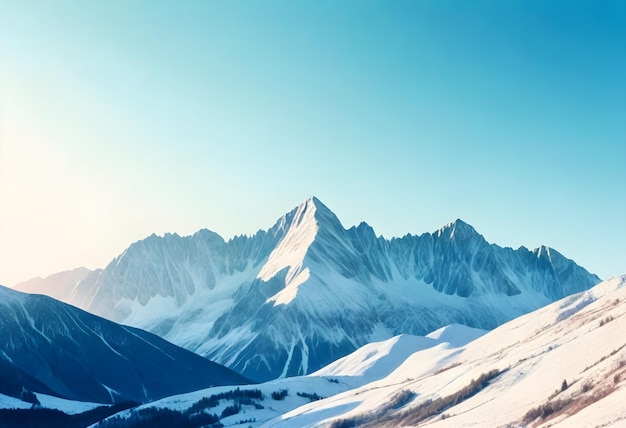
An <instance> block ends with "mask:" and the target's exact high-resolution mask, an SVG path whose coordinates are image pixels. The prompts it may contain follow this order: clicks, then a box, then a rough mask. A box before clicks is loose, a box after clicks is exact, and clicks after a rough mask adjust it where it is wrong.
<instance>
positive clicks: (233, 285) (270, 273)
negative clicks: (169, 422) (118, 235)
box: [68, 197, 599, 380]
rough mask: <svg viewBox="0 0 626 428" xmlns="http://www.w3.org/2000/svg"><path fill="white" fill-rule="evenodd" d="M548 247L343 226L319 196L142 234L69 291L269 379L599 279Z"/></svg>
mask: <svg viewBox="0 0 626 428" xmlns="http://www.w3.org/2000/svg"><path fill="white" fill-rule="evenodd" d="M545 248H547V247H539V248H538V249H537V250H536V251H531V250H528V249H526V248H524V247H520V248H518V249H517V250H514V249H512V248H509V247H500V246H498V245H496V244H490V243H489V242H487V241H486V240H485V238H484V237H483V236H482V235H481V234H479V233H478V232H477V231H476V230H475V229H474V228H473V227H472V226H471V225H469V224H467V223H465V222H464V221H462V220H460V219H457V220H455V221H453V222H451V223H449V224H447V225H445V226H443V227H442V228H440V229H439V230H437V231H435V232H432V233H423V234H421V235H411V234H407V235H405V236H403V237H401V238H392V239H386V238H384V237H382V236H376V234H375V232H374V230H373V229H372V228H371V227H370V226H369V225H368V224H367V223H365V222H361V223H360V224H359V225H358V226H353V227H351V228H349V229H346V228H344V226H343V225H342V224H341V222H340V220H339V219H338V218H337V216H336V215H335V214H334V213H333V212H332V211H331V210H330V209H329V208H328V207H326V205H324V204H323V203H322V202H321V201H319V199H317V198H316V197H311V198H309V199H307V200H306V201H305V202H303V203H302V204H300V205H298V206H297V207H295V208H294V209H292V210H291V211H289V212H288V213H286V214H285V215H283V216H281V217H280V218H279V219H278V220H277V221H276V222H275V223H274V225H273V226H272V227H270V228H269V229H267V230H260V231H258V232H257V233H255V234H254V235H252V236H243V235H241V236H235V237H233V238H231V239H230V240H228V241H225V240H224V239H223V238H221V237H220V236H219V235H218V234H216V233H214V232H211V231H208V230H206V229H203V230H200V231H198V232H196V233H195V234H193V235H190V236H187V237H180V236H178V235H174V234H168V235H165V236H163V237H158V236H156V235H152V236H150V237H148V238H146V239H144V240H141V241H138V242H136V243H134V244H132V245H130V246H129V248H127V249H126V250H125V251H124V252H123V253H122V254H121V255H120V256H118V257H116V258H115V259H114V260H113V261H112V262H111V263H110V264H109V265H108V266H107V267H106V268H105V269H103V270H102V271H99V272H95V273H91V274H89V275H88V276H86V277H85V278H84V279H82V280H81V281H80V282H79V283H78V284H76V286H75V287H74V291H73V294H72V298H71V299H69V300H68V303H71V304H74V305H76V306H79V307H82V308H83V309H86V310H88V311H90V312H93V313H96V314H98V315H101V316H104V317H105V318H109V319H112V320H114V321H117V322H123V323H126V324H129V325H133V326H136V327H140V328H144V329H146V330H148V331H151V332H153V333H156V334H158V335H160V336H162V337H164V338H166V339H168V340H170V341H172V342H174V343H176V344H178V345H180V346H183V347H185V348H187V349H190V350H193V351H194V352H198V353H200V354H201V355H204V356H207V357H209V358H210V359H213V360H215V361H217V362H219V363H221V364H224V365H227V366H228V367H231V368H234V369H235V370H237V371H240V372H242V373H244V374H245V375H247V376H248V377H251V378H253V379H255V380H268V379H271V378H275V377H280V376H292V375H296V374H306V373H309V372H311V371H314V370H316V369H318V368H320V367H322V366H323V365H325V364H327V363H329V362H330V361H332V360H335V359H337V358H339V357H342V356H344V355H347V354H348V353H350V352H352V351H354V350H355V349H357V348H358V347H360V346H362V345H364V344H365V343H368V342H371V341H373V340H384V339H388V338H390V337H393V336H395V335H397V334H402V333H406V334H414V335H422V334H424V333H427V332H429V331H433V330H435V329H437V328H439V327H442V326H444V325H447V324H453V323H462V324H467V325H469V326H471V327H476V328H482V329H491V328H494V327H495V326H497V325H499V324H501V323H503V322H505V321H508V320H510V319H512V318H513V317H515V316H518V315H521V314H522V313H526V312H529V311H531V310H534V309H537V308H538V307H540V306H543V305H545V304H547V303H550V302H551V301H554V300H556V299H558V298H561V297H563V296H565V295H568V294H572V293H574V292H577V291H581V290H583V289H586V288H589V287H591V286H592V285H594V284H595V283H597V282H599V278H598V277H597V276H595V275H593V274H590V273H589V272H587V271H586V270H585V269H584V268H582V267H580V266H578V265H576V264H575V263H574V262H573V261H572V260H570V259H567V258H566V257H564V256H561V255H560V253H558V252H557V251H555V250H550V251H548V250H545ZM547 254H550V257H546V255H547Z"/></svg>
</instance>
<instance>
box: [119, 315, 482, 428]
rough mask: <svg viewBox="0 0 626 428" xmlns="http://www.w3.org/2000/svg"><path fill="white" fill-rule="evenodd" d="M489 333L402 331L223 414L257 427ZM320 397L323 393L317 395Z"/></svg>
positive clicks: (199, 395)
mask: <svg viewBox="0 0 626 428" xmlns="http://www.w3.org/2000/svg"><path fill="white" fill-rule="evenodd" d="M484 333H485V331H483V330H478V329H473V328H470V327H465V326H462V325H451V326H447V327H444V328H442V329H440V330H438V331H436V332H433V333H432V334H430V335H429V336H430V337H420V336H410V335H401V336H397V337H393V338H391V339H389V340H386V341H383V342H376V343H371V344H368V345H365V346H363V347H362V348H359V349H357V350H356V351H355V352H353V353H352V354H350V355H348V356H346V357H344V358H342V359H340V360H338V361H336V362H334V363H332V364H330V365H329V366H327V367H324V368H323V369H321V370H319V371H318V372H316V373H313V374H310V375H307V376H298V377H290V378H285V379H278V380H274V381H269V382H266V383H263V384H258V385H247V386H241V387H238V388H237V389H238V390H240V391H253V390H258V391H260V393H261V394H262V397H257V398H254V403H248V404H245V405H242V408H241V410H240V411H239V412H238V413H237V414H236V415H233V416H228V417H226V418H221V420H220V422H221V423H223V424H224V425H225V426H236V425H239V424H238V422H239V421H242V420H245V421H246V422H245V423H243V424H241V425H243V426H246V427H249V426H252V427H256V426H259V425H262V424H264V423H266V422H268V421H270V420H273V419H275V418H277V417H279V416H280V415H282V414H285V413H288V412H290V411H293V410H294V409H297V408H299V407H301V406H306V405H308V403H310V402H311V398H310V397H315V398H321V397H331V396H333V395H337V394H339V393H342V392H345V391H348V390H350V389H353V388H355V387H357V386H360V385H363V384H366V383H369V382H373V381H376V380H379V379H382V378H384V377H385V376H387V375H388V374H389V373H390V372H391V371H393V370H394V369H395V368H397V367H398V366H400V365H401V364H402V363H403V362H404V361H405V360H406V359H407V358H408V357H409V356H410V355H412V354H413V353H415V352H416V351H417V350H423V349H427V348H431V347H436V346H441V347H443V348H445V349H453V348H456V347H459V346H462V345H464V344H466V343H468V342H469V341H471V340H473V339H475V338H477V337H479V336H481V335H482V334H484ZM233 390H235V388H234V387H216V388H208V389H205V390H200V391H195V392H191V393H187V394H181V395H177V396H173V397H167V398H164V399H161V400H158V401H155V402H152V403H148V404H144V405H143V406H141V407H139V408H137V409H134V410H128V411H124V412H121V413H120V414H118V415H116V416H117V417H120V418H128V417H129V416H130V415H131V414H132V413H134V412H137V411H142V410H145V409H151V408H152V409H156V408H167V409H171V410H176V411H179V412H189V409H190V408H192V406H194V405H197V403H198V402H199V401H201V400H202V399H206V397H210V396H212V395H218V394H224V393H227V392H229V391H230V392H232V391H233ZM280 391H287V395H286V396H284V397H282V398H281V399H280V400H277V399H275V398H273V397H272V394H273V393H276V392H280ZM316 396H317V397H316ZM237 403H238V401H237V399H233V398H230V399H229V398H223V399H220V400H219V403H216V404H215V406H212V407H210V408H209V409H208V410H207V411H208V412H210V413H215V414H217V415H220V414H221V413H222V412H223V411H224V409H225V408H226V407H228V406H233V405H235V404H237Z"/></svg>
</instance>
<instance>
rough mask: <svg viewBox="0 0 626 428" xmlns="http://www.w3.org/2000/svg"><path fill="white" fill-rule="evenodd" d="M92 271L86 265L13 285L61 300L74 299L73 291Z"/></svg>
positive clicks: (23, 290)
mask: <svg viewBox="0 0 626 428" xmlns="http://www.w3.org/2000/svg"><path fill="white" fill-rule="evenodd" d="M90 273H91V271H90V270H89V269H87V268H85V267H79V268H76V269H72V270H67V271H63V272H59V273H55V274H53V275H50V276H48V277H46V278H41V277H37V278H33V279H30V280H28V281H24V282H21V283H19V284H17V285H16V286H15V287H13V289H14V290H18V291H22V292H24V293H31V294H45V295H46V296H50V297H52V298H54V299H57V300H61V301H64V302H65V301H69V300H72V291H73V290H74V288H75V287H76V284H78V283H79V282H80V281H82V280H83V279H84V278H85V277H86V276H87V275H89V274H90Z"/></svg>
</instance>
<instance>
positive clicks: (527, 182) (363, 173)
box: [0, 0, 626, 285]
mask: <svg viewBox="0 0 626 428" xmlns="http://www.w3.org/2000/svg"><path fill="white" fill-rule="evenodd" d="M0 40H2V42H1V43H0V64H1V67H0V91H1V92H0V94H1V97H0V109H1V110H0V283H4V284H8V285H12V284H13V283H15V282H17V281H20V280H25V279H27V278H30V277H33V276H37V275H41V276H44V275H48V274H51V273H54V272H57V271H60V270H64V269H69V268H73V267H77V266H80V265H85V266H87V267H90V268H96V267H104V266H105V265H106V264H107V263H108V262H109V261H110V260H111V259H112V258H113V257H115V256H116V255H117V254H119V253H120V252H121V251H123V250H124V249H125V248H126V247H127V246H128V245H129V244H130V243H131V242H133V241H136V240H138V239H142V238H143V237H145V236H147V235H149V234H151V233H153V232H155V233H157V234H162V233H164V232H177V233H179V234H191V233H193V232H195V231H196V230H197V229H199V228H203V227H204V228H208V229H211V230H214V231H216V232H218V233H220V234H221V235H222V236H224V237H225V238H229V237H231V236H233V235H235V234H251V233H254V232H255V231H256V230H258V229H261V228H263V229H265V228H268V227H270V226H271V225H272V224H273V223H274V221H275V220H276V219H277V218H278V217H279V216H280V215H282V214H283V213H285V212H287V211H289V210H290V209H291V208H293V207H294V206H296V205H298V204H299V203H300V202H302V201H304V200H305V199H306V198H308V197H309V196H312V195H316V196H318V197H319V198H320V199H321V200H322V201H323V202H324V203H325V204H326V205H328V206H329V207H330V208H331V209H332V210H333V211H335V213H336V214H337V215H338V216H339V218H340V219H341V220H342V222H343V223H344V226H346V227H349V226H351V225H353V224H358V223H359V222H361V221H366V222H368V223H369V224H370V225H371V226H372V227H373V228H374V229H375V231H376V232H377V233H378V234H382V235H384V236H386V237H391V236H400V235H404V234H406V233H415V234H419V233H423V232H427V231H433V230H436V229H438V228H439V227H441V226H442V225H444V224H445V223H448V222H450V221H452V220H454V219H456V218H462V219H463V220H465V221H467V222H468V223H470V224H472V225H473V226H474V227H475V228H476V229H477V230H478V231H479V232H480V233H482V234H483V235H484V236H485V237H486V239H487V240H489V241H490V242H496V243H498V244H499V245H502V246H511V247H514V248H516V247H518V246H520V245H525V246H527V247H529V248H534V247H537V246H539V245H540V244H546V245H550V246H552V247H554V248H556V249H557V250H559V251H561V252H562V253H563V254H565V255H566V256H568V257H570V258H573V259H574V260H576V261H577V262H578V263H580V264H582V265H583V266H585V267H586V268H587V269H589V270H590V271H592V272H595V273H597V274H598V275H600V276H601V277H609V276H614V275H618V274H624V273H626V224H625V219H626V215H625V213H626V192H625V191H624V184H625V183H626V78H625V77H624V76H626V3H624V2H622V1H601V2H597V1H571V2H567V3H564V2H561V1H550V0H548V1H514V0H511V1H506V2H502V1H495V0H493V1H480V0H478V1H472V2H467V1H461V0H458V1H434V0H433V1H401V0H398V1H386V2H383V1H369V0H365V1H315V2H313V1H298V2H293V1H263V2H259V1H227V2H226V1H224V2H218V1H186V2H175V1H130V2H129V1H108V2H81V1H55V2H37V1H6V0H0Z"/></svg>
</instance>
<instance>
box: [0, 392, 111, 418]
mask: <svg viewBox="0 0 626 428" xmlns="http://www.w3.org/2000/svg"><path fill="white" fill-rule="evenodd" d="M35 395H36V396H37V399H38V400H39V402H40V403H41V404H40V406H39V407H41V408H45V409H56V410H60V411H62V412H63V413H66V414H68V415H75V414H78V413H83V412H86V411H89V410H92V409H95V408H96V407H101V406H110V404H101V403H89V402H85V401H75V400H66V399H64V398H59V397H54V396H52V395H46V394H41V393H38V392H37V393H35ZM31 407H32V404H31V403H27V402H25V401H22V400H20V399H18V398H14V397H9V396H8V395H4V394H0V409H30V408H31Z"/></svg>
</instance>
